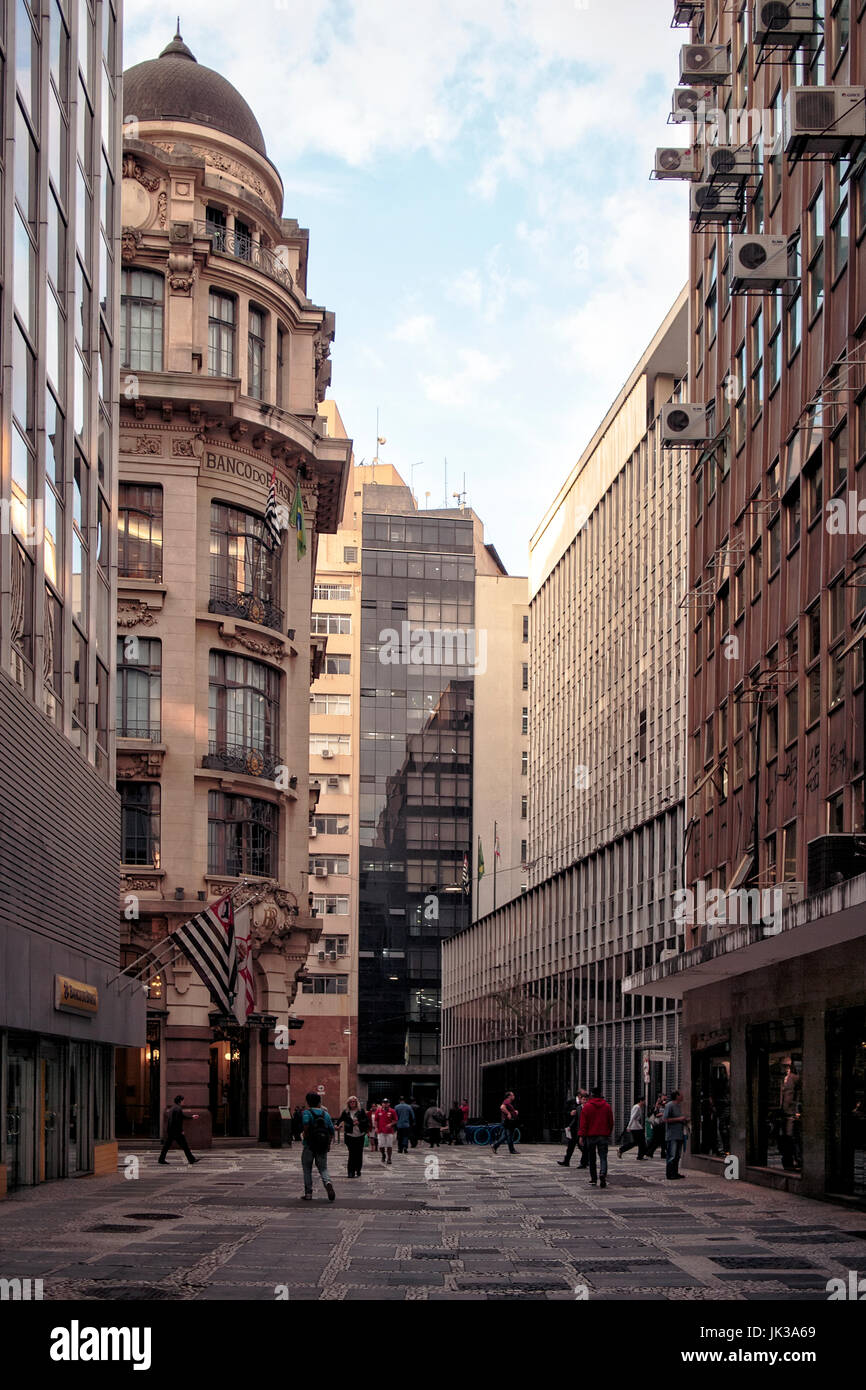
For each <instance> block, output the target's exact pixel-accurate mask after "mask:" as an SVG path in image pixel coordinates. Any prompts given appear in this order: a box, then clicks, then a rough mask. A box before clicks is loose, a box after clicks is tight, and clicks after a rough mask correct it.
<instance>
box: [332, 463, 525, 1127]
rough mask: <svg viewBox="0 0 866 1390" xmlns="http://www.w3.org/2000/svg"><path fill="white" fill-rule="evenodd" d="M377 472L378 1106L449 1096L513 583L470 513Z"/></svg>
mask: <svg viewBox="0 0 866 1390" xmlns="http://www.w3.org/2000/svg"><path fill="white" fill-rule="evenodd" d="M366 471H367V472H369V474H370V476H371V478H372V477H373V476H375V477H376V479H377V480H376V481H375V482H374V481H371V482H369V483H366V482H365V483H364V484H363V485H362V488H361V491H362V499H361V501H362V506H361V525H362V550H361V570H362V581H361V586H362V587H361V689H360V738H361V744H360V764H359V775H360V819H359V834H360V883H359V904H358V914H359V915H358V944H359V953H358V954H359V983H358V1009H359V1026H358V1077H359V1084H360V1085H361V1087H362V1088H363V1089H364V1091H365V1093H366V1095H367V1096H368V1097H369V1098H370V1099H381V1098H382V1097H383V1096H393V1093H394V1090H395V1088H399V1090H400V1091H401V1092H403V1093H405V1094H407V1095H408V1094H412V1095H415V1096H417V1097H418V1099H419V1100H420V1101H421V1102H422V1103H424V1102H428V1101H430V1100H432V1099H434V1098H437V1097H438V1096H439V1090H440V1052H439V1049H440V1032H441V947H442V943H443V941H444V940H445V939H446V938H447V937H449V936H450V935H452V934H453V933H454V932H455V931H458V930H459V929H460V928H461V927H463V926H465V925H466V924H467V923H468V921H469V920H470V912H471V896H470V892H469V886H470V885H469V875H470V873H471V870H472V865H473V862H474V860H473V851H472V834H473V830H472V775H473V733H474V699H475V682H476V679H477V676H478V672H479V671H480V669H481V667H482V665H483V646H482V642H483V639H482V638H481V635H480V634H479V633H478V631H477V626H476V607H475V604H476V598H475V592H476V588H475V586H476V575H477V574H479V573H482V574H490V575H493V574H497V573H499V574H501V573H503V572H504V571H503V570H502V566H501V564H500V563H499V561H498V560H497V559H496V557H495V552H493V551H492V549H491V548H488V547H487V546H486V545H485V544H484V539H483V528H482V526H481V523H480V521H479V519H478V518H477V517H476V516H475V514H474V513H473V512H472V511H471V510H470V509H468V508H466V509H462V508H461V509H456V508H455V509H444V510H442V511H433V510H425V511H423V512H419V511H417V509H416V505H415V500H414V497H413V495H412V493H411V491H410V490H409V489H408V488H407V487H406V486H405V485H404V484H403V483H402V480H399V479H398V478H397V477H395V476H394V475H393V473H392V472H390V471H389V472H386V471H384V470H383V469H382V468H381V466H380V467H379V468H378V469H377V470H376V473H375V475H374V473H373V469H372V467H371V468H369V469H368V470H366ZM383 478H384V479H387V481H382V479H383ZM488 637H489V634H488Z"/></svg>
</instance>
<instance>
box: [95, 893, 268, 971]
mask: <svg viewBox="0 0 866 1390" xmlns="http://www.w3.org/2000/svg"><path fill="white" fill-rule="evenodd" d="M249 886H250V880H249V879H248V878H243V879H241V881H240V883H235V884H234V885H233V887H232V888H230V889H229V891H228V893H221V894H220V896H219V897H218V898H214V902H222V900H223V898H232V899H233V898H234V895H235V893H238V892H240V890H241V889H242V888H248V887H249ZM212 905H213V904H211V903H206V904H204V906H205V907H211V906H212ZM186 920H187V921H188V922H189V921H192V918H190V917H188V918H187V919H186ZM183 925H184V923H183V922H182V923H181V926H183ZM175 930H179V928H175ZM173 935H174V933H173V932H166V934H165V936H164V937H163V938H162V940H161V941H158V942H157V943H156V944H155V945H154V946H151V947H150V948H149V949H148V950H147V951H142V953H141V955H140V956H136V958H135V960H131V961H130V962H129V965H125V966H124V967H123V969H122V970H118V972H117V974H116V975H112V977H111V979H110V980H106V982H105V985H104V988H105V989H108V987H109V986H110V985H113V984H115V983H116V982H117V981H118V980H119V979H121V978H122V977H123V976H124V975H128V976H129V979H130V983H136V982H137V981H138V980H140V978H141V977H140V976H138V975H131V974H130V971H133V970H135V969H136V967H137V966H141V965H142V964H145V963H148V964H150V965H160V964H162V965H166V964H167V963H168V960H169V957H168V956H166V955H165V952H166V951H167V950H168V948H169V947H170V946H174V947H175V950H176V951H181V950H182V949H183V948H182V947H181V946H175V943H174V941H173V939H172V938H173ZM163 957H165V959H163Z"/></svg>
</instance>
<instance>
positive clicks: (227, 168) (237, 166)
mask: <svg viewBox="0 0 866 1390" xmlns="http://www.w3.org/2000/svg"><path fill="white" fill-rule="evenodd" d="M148 143H149V144H153V145H155V146H156V148H157V149H159V150H165V152H166V154H174V151H175V145H176V144H180V145H182V147H183V153H184V154H186V153H187V152H189V153H190V154H197V155H198V156H199V158H200V159H203V160H204V162H205V165H206V166H207V167H208V168H211V169H219V171H220V173H222V174H229V175H230V176H231V177H232V178H234V179H237V180H238V181H239V182H240V183H244V184H246V186H247V188H251V189H252V190H253V192H254V193H256V194H257V195H258V196H259V197H260V198H261V200H262V202H263V203H266V204H267V206H268V207H269V208H271V209H272V211H273V212H274V213H275V214H276V215H277V216H279V209H278V208H277V204H276V201H275V199H274V196H273V194H272V193H271V192H270V191H269V190H268V188H267V186H266V185H265V183H264V182H263V181H262V180H261V179H260V178H259V176H258V174H256V173H255V172H254V171H253V170H252V169H251V168H250V166H249V164H244V163H243V161H242V160H240V159H230V158H229V157H228V155H224V154H219V153H218V152H217V151H216V150H210V149H208V148H207V147H206V146H205V145H193V144H190V143H189V142H188V141H186V140H182V141H177V142H175V141H163V140H152V141H149V142H148Z"/></svg>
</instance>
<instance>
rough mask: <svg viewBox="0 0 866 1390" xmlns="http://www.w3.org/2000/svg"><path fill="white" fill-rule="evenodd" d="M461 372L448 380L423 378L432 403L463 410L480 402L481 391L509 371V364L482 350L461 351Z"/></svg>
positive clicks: (443, 377) (458, 354)
mask: <svg viewBox="0 0 866 1390" xmlns="http://www.w3.org/2000/svg"><path fill="white" fill-rule="evenodd" d="M456 357H457V361H458V362H459V363H460V366H459V367H458V369H457V370H456V371H454V372H451V373H450V375H448V376H422V377H421V382H422V385H423V387H424V390H425V392H426V395H427V398H428V400H431V401H435V402H436V404H437V405H448V406H463V405H469V404H470V402H472V401H473V400H475V399H477V396H478V390H479V388H480V387H483V386H490V385H492V383H493V382H494V381H496V380H497V378H498V377H500V376H501V375H502V373H503V372H504V371H505V363H504V362H503V361H501V360H499V361H497V360H496V359H494V358H492V357H490V356H488V354H487V353H484V352H481V351H479V349H478V348H460V349H459V350H458V351H457V354H456Z"/></svg>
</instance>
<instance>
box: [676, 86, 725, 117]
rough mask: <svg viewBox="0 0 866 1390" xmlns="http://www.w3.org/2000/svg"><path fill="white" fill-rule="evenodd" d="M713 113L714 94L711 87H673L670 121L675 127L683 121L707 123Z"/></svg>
mask: <svg viewBox="0 0 866 1390" xmlns="http://www.w3.org/2000/svg"><path fill="white" fill-rule="evenodd" d="M714 112H715V93H714V91H713V89H712V87H675V88H674V95H673V104H672V107H671V120H672V121H673V122H674V124H675V125H682V123H683V122H684V121H708V120H710V119H711V114H712V113H714Z"/></svg>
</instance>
